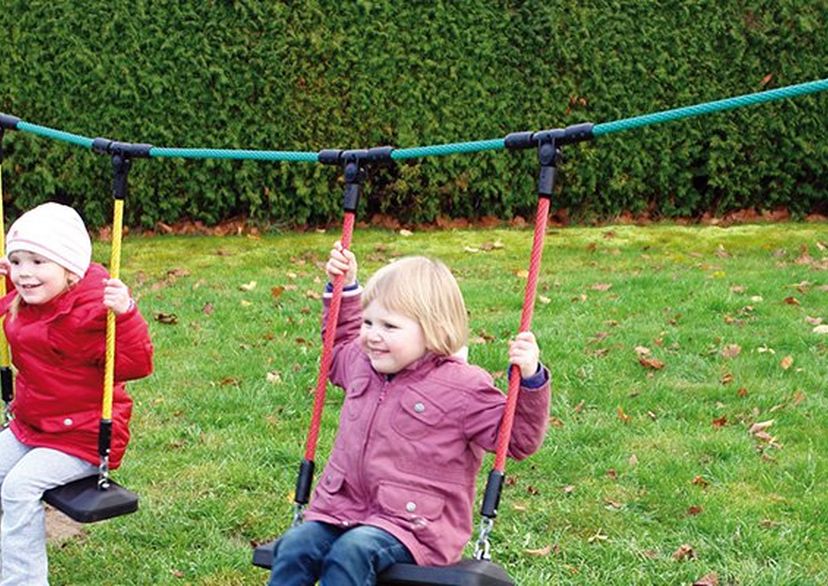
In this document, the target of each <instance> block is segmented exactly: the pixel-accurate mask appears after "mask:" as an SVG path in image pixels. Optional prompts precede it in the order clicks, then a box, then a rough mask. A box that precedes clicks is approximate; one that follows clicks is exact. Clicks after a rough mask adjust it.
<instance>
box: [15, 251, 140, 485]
mask: <svg viewBox="0 0 828 586" xmlns="http://www.w3.org/2000/svg"><path fill="white" fill-rule="evenodd" d="M107 276H108V275H107V272H106V269H104V267H102V266H101V265H99V264H94V263H93V264H92V265H91V266H90V267H89V270H88V271H87V272H86V275H85V276H84V278H83V279H82V280H81V281H80V282H79V283H78V284H77V285H75V287H73V288H72V289H70V290H69V291H67V292H66V293H64V294H63V295H60V296H59V297H57V298H55V299H53V300H52V301H50V302H49V303H46V304H44V305H27V304H26V303H22V302H21V304H20V307H19V310H18V312H17V315H16V316H15V317H14V318H12V317H11V316H10V315H8V313H7V312H8V310H9V306H10V305H11V302H12V301H13V300H14V298H15V297H17V292H16V291H12V292H11V293H9V294H8V295H6V296H5V297H3V298H2V299H0V315H5V316H6V319H5V320H4V322H3V326H4V328H5V332H6V338H7V339H8V341H9V346H10V347H11V351H12V362H13V363H14V365H15V367H16V368H17V376H16V377H15V381H14V386H15V388H14V391H15V393H14V400H13V401H12V412H13V413H14V420H13V421H12V423H11V430H12V431H13V432H14V435H15V437H17V439H18V440H20V441H21V442H22V443H24V444H26V445H28V446H36V447H45V448H54V449H56V450H60V451H62V452H66V453H67V454H71V455H73V456H76V457H78V458H82V459H84V460H86V461H88V462H90V463H92V464H98V460H99V457H98V426H99V422H100V417H101V400H102V397H103V378H104V355H105V348H106V307H104V304H103V288H104V286H103V279H105V278H106V277H107ZM151 372H152V344H151V343H150V339H149V333H148V332H147V324H146V322H145V321H144V318H143V317H141V314H140V313H139V312H138V309H137V308H133V309H132V310H130V311H128V312H127V313H125V314H123V315H121V316H118V318H117V320H116V326H115V388H114V395H113V401H112V449H111V451H110V460H109V462H110V467H111V468H113V469H115V468H117V467H118V465H119V464H120V462H121V457H122V456H123V454H124V450H126V445H127V443H128V442H129V419H130V416H131V414H132V399H130V397H129V395H127V393H126V390H125V389H124V383H123V381H125V380H130V379H136V378H141V377H145V376H147V375H148V374H150V373H151Z"/></svg>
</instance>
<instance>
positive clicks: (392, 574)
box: [253, 539, 514, 586]
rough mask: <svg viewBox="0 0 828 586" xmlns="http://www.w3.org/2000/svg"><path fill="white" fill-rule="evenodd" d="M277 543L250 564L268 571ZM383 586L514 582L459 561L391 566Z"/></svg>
mask: <svg viewBox="0 0 828 586" xmlns="http://www.w3.org/2000/svg"><path fill="white" fill-rule="evenodd" d="M278 543H279V540H278V539H277V540H276V541H271V542H269V543H264V544H262V545H259V546H258V547H256V549H254V550H253V565H254V566H258V567H260V568H266V569H268V570H269V569H270V567H271V566H272V565H273V553H274V551H275V549H276V547H277V545H278ZM377 584H379V585H384V586H417V585H423V586H428V585H434V586H514V581H512V579H511V578H509V576H508V575H507V574H506V572H505V571H504V570H503V568H501V567H500V566H498V565H497V564H495V563H493V562H488V561H484V560H460V561H459V562H457V563H456V564H452V565H450V566H418V565H416V564H394V565H393V566H391V567H390V568H388V569H387V570H386V571H385V572H383V573H382V575H381V576H380V577H379V578H378V579H377Z"/></svg>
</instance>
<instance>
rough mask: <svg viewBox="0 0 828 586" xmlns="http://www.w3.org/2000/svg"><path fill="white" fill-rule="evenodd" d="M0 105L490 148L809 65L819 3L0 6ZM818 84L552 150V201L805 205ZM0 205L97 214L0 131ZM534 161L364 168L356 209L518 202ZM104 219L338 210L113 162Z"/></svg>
mask: <svg viewBox="0 0 828 586" xmlns="http://www.w3.org/2000/svg"><path fill="white" fill-rule="evenodd" d="M0 30H2V31H3V42H2V45H0V47H2V53H0V110H2V111H3V112H6V113H10V114H14V115H16V116H19V117H20V118H22V119H24V120H26V121H27V122H32V123H36V124H42V125H45V126H51V127H54V128H59V129H61V130H65V131H68V132H72V133H76V134H81V135H84V136H90V137H94V136H107V137H110V138H115V139H118V140H124V141H133V142H150V143H152V144H154V145H156V146H163V147H216V148H251V149H284V150H302V151H317V150H319V149H322V148H334V147H339V148H343V147H345V148H357V147H369V146H377V145H384V144H391V145H396V146H399V147H412V146H423V145H431V144H440V143H446V142H458V141H466V140H479V139H489V138H499V137H503V136H505V135H506V134H508V133H509V132H512V131H518V130H536V129H542V128H552V127H560V126H565V125H568V124H573V123H577V122H584V121H592V122H595V123H602V122H610V121H613V120H618V119H622V118H627V117H630V116H634V115H638V114H645V113H649V112H654V111H659V110H664V109H668V108H673V107H679V106H686V105H692V104H697V103H701V102H706V101H709V100H715V99H721V98H726V97H730V96H734V95H740V94H746V93H752V92H756V91H761V90H762V89H766V88H771V87H780V86H785V85H790V84H794V83H800V82H805V81H812V80H815V79H820V78H824V77H825V76H826V73H828V69H826V63H828V42H826V41H828V37H826V30H828V2H826V1H825V0H818V1H814V2H801V1H800V0H767V1H761V0H748V1H746V2H745V1H736V0H724V1H722V0H719V1H713V0H697V1H695V2H684V1H680V0H664V1H659V2H622V1H612V0H605V1H597V0H594V1H586V2H585V1H583V0H581V1H575V0H565V1H558V2H550V1H549V0H533V1H525V2H519V1H516V0H513V1H508V2H507V1H503V0H501V1H492V2H472V1H460V0H458V1H454V2H440V1H429V2H393V1H391V0H384V1H380V0H377V1H373V2H372V1H369V0H361V1H353V2H339V1H320V0H307V1H305V2H302V3H295V4H294V3H287V2H276V1H268V2H263V1H262V2H255V1H229V0H225V1H219V0H203V1H200V2H179V1H177V0H176V1H172V0H152V1H150V0H133V1H132V2H128V3H112V2H103V1H101V0H89V1H86V2H82V3H73V2H68V1H65V0H51V1H45V0H30V1H26V2H23V1H22V0H7V1H6V2H4V5H3V10H2V11H0ZM827 127H828V96H826V95H815V96H807V97H803V98H797V99H795V100H790V101H785V102H776V103H773V104H767V105H762V106H754V107H750V108H745V109H740V110H736V111H732V112H728V113H721V114H716V115H712V116H706V117H702V118H696V119H691V120H686V121H682V122H674V123H670V124H665V125H659V126H654V127H649V128H647V129H641V130H636V131H630V132H626V133H620V134H614V135H611V136H607V137H602V138H601V139H600V140H597V141H595V142H594V143H592V144H589V145H579V146H576V147H569V148H568V150H567V160H566V163H565V164H564V165H563V166H562V172H561V179H562V180H561V182H560V186H561V189H560V192H559V194H558V195H557V196H556V198H555V203H554V205H555V207H559V208H568V209H569V210H570V212H571V213H572V214H574V215H575V217H576V218H581V219H590V218H593V217H600V218H607V217H612V216H614V215H617V214H619V213H621V212H623V211H631V212H633V213H636V212H641V211H647V212H649V213H650V214H654V215H663V216H668V217H672V216H697V215H700V214H702V213H704V212H707V211H712V212H714V213H719V214H722V213H724V212H726V211H728V210H731V209H736V208H743V207H751V206H756V207H760V208H773V207H776V206H785V207H787V208H789V209H790V210H792V211H793V212H794V213H799V214H801V213H805V212H807V211H811V210H819V209H823V210H824V209H825V206H826V202H827V201H828V141H826V140H825V129H826V128H827ZM5 146H6V155H7V164H6V165H5V166H4V169H3V172H4V177H3V179H4V190H5V193H4V196H5V198H6V202H7V207H9V208H10V209H11V213H12V214H14V213H16V211H18V210H20V209H25V208H27V207H29V206H31V205H32V204H34V203H36V202H39V201H42V200H45V199H59V200H62V201H66V202H68V203H72V204H74V205H76V206H77V207H78V208H79V209H80V210H81V211H82V212H83V213H84V215H85V217H86V218H87V220H88V221H89V223H90V224H93V225H96V224H101V223H105V222H106V221H107V218H108V215H109V209H110V205H111V204H110V203H109V164H108V162H106V161H105V160H103V159H102V158H100V157H96V156H94V155H92V154H91V153H90V152H88V151H84V150H83V149H81V148H79V147H75V146H71V145H66V144H63V143H58V142H54V141H51V140H48V139H44V138H40V137H37V136H34V135H31V134H27V133H6V139H5ZM535 167H536V157H535V155H533V154H532V153H530V152H523V153H507V152H503V151H499V152H491V153H480V154H475V155H454V156H449V157H440V158H427V159H423V160H419V161H416V162H415V163H414V164H399V165H396V166H394V167H392V168H390V169H385V170H381V171H378V172H377V173H375V174H374V175H373V176H372V177H371V180H370V182H369V185H368V189H367V191H366V193H367V196H366V197H365V198H364V200H363V202H362V208H363V209H361V210H360V213H361V216H362V217H368V216H370V215H372V214H374V213H386V214H390V215H393V216H396V217H399V218H400V219H402V220H403V221H407V222H422V221H431V220H434V219H435V218H436V217H437V216H438V215H445V216H452V217H476V216H481V215H496V216H499V217H502V218H509V217H511V216H513V215H516V214H524V215H525V214H528V213H531V210H532V209H533V208H534V203H535V195H534V187H533V185H534V180H535V179H534V178H535V175H536V168H535ZM133 169H134V170H133V173H132V179H131V189H132V192H131V197H130V200H129V203H128V206H127V210H128V215H127V220H128V222H129V223H130V224H132V225H143V226H152V225H153V224H154V223H155V222H157V221H164V222H174V221H176V220H180V219H185V218H187V219H194V220H201V221H204V222H207V223H216V222H219V221H221V220H223V219H227V218H230V217H233V216H236V215H246V216H249V217H251V218H254V219H259V220H263V221H269V222H274V223H276V224H277V225H278V224H287V225H297V224H305V223H310V224H315V223H323V222H327V221H331V220H334V219H336V218H337V217H338V216H339V206H340V197H341V195H340V193H341V188H340V184H339V182H338V178H337V172H336V170H335V169H332V168H330V167H323V166H321V165H316V164H308V163H260V162H229V161H204V160H190V161H184V160H162V159H152V160H148V161H144V160H142V161H137V162H136V163H135V165H134V167H133Z"/></svg>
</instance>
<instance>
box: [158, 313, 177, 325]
mask: <svg viewBox="0 0 828 586" xmlns="http://www.w3.org/2000/svg"><path fill="white" fill-rule="evenodd" d="M155 321H157V322H159V323H162V324H167V325H170V326H174V325H175V324H177V323H178V316H177V315H175V314H174V313H156V314H155Z"/></svg>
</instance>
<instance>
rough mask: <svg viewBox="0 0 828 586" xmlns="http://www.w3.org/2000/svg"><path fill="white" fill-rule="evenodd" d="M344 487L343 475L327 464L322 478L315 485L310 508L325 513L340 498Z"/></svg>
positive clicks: (337, 469) (340, 471)
mask: <svg viewBox="0 0 828 586" xmlns="http://www.w3.org/2000/svg"><path fill="white" fill-rule="evenodd" d="M345 487H346V483H345V473H344V472H343V471H342V470H340V469H339V468H337V467H335V466H332V465H331V464H330V463H328V465H327V466H325V471H324V474H322V478H320V479H319V482H318V483H317V485H316V490H315V491H314V493H313V499H312V502H311V506H312V507H314V508H318V509H319V510H321V511H326V512H327V511H328V509H329V508H330V507H331V506H332V505H334V504H335V503H336V501H337V500H338V499H339V498H340V497H341V494H342V493H343V492H344V491H345Z"/></svg>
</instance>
